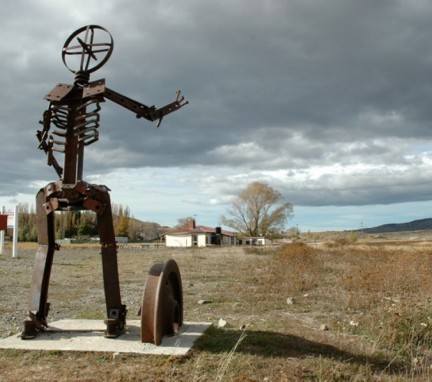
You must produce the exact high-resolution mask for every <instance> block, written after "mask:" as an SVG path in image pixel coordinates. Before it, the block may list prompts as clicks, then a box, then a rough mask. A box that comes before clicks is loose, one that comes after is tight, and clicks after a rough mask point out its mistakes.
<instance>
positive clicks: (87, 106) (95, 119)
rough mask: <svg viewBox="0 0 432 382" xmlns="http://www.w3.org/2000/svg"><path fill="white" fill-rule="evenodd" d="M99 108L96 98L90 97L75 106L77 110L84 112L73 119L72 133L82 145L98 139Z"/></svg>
mask: <svg viewBox="0 0 432 382" xmlns="http://www.w3.org/2000/svg"><path fill="white" fill-rule="evenodd" d="M100 109H101V108H100V106H99V101H98V100H97V99H90V100H88V101H87V102H85V103H83V104H82V105H81V106H80V107H78V108H77V111H78V112H80V111H82V110H84V111H85V112H84V113H83V114H80V115H79V117H77V118H76V119H75V124H74V135H75V136H76V137H78V141H79V142H82V143H83V144H84V146H88V145H90V144H92V143H93V142H96V141H97V140H98V139H99V131H98V128H99V120H100V117H99V110H100Z"/></svg>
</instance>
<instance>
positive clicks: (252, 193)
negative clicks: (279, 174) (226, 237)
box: [220, 182, 293, 237]
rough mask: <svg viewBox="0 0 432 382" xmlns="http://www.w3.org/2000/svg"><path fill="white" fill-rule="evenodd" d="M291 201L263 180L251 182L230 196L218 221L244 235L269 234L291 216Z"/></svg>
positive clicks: (280, 227)
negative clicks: (233, 196)
mask: <svg viewBox="0 0 432 382" xmlns="http://www.w3.org/2000/svg"><path fill="white" fill-rule="evenodd" d="M292 212H293V207H292V205H291V203H286V202H284V201H283V198H282V195H281V193H280V192H279V191H277V190H275V189H273V188H271V187H270V186H268V185H267V184H266V183H261V182H252V183H251V184H249V186H248V187H247V188H246V189H245V190H243V191H242V192H240V193H239V194H238V195H237V196H236V197H235V198H234V200H233V202H232V205H231V207H229V208H228V209H227V211H226V214H225V215H223V216H221V218H220V222H221V224H223V225H225V226H227V227H230V228H232V229H234V230H236V231H238V232H240V233H241V234H243V235H247V236H264V237H267V236H271V235H272V234H275V233H277V232H280V231H281V230H282V229H283V228H284V225H285V222H286V221H287V219H289V218H290V217H291V216H292Z"/></svg>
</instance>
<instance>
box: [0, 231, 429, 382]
mask: <svg viewBox="0 0 432 382" xmlns="http://www.w3.org/2000/svg"><path fill="white" fill-rule="evenodd" d="M379 240H380V241H379V242H377V241H376V240H374V241H371V242H367V241H366V240H361V241H355V242H354V241H352V240H338V239H336V240H332V241H331V243H329V244H326V243H319V244H317V243H316V242H314V243H312V244H311V245H307V244H304V243H301V242H297V243H292V244H288V245H285V246H283V247H280V248H277V249H275V248H271V249H269V248H266V249H265V250H264V249H262V248H248V249H247V250H245V249H244V248H206V249H200V248H194V249H175V250H174V249H168V248H165V249H164V248H159V249H141V250H139V249H138V250H137V249H134V248H120V253H119V268H120V277H121V290H122V295H123V299H124V301H125V303H126V304H127V305H128V309H129V316H128V317H129V318H134V319H135V318H136V317H135V316H134V312H135V311H138V307H139V303H140V301H141V298H142V291H143V287H144V282H145V278H146V274H147V272H148V269H149V268H150V266H151V265H152V264H153V263H154V262H156V261H165V260H167V259H168V258H174V259H175V260H176V261H177V262H178V263H179V266H180V270H181V274H182V279H183V289H184V300H185V319H186V320H191V321H211V322H213V323H214V325H213V326H212V327H211V328H210V329H209V330H208V331H207V332H206V333H205V335H204V336H203V337H201V338H200V339H199V340H198V341H197V343H196V345H195V346H194V348H193V350H192V351H191V352H190V353H189V354H188V355H186V356H185V357H168V358H167V357H158V356H136V355H121V357H116V358H113V357H112V355H111V354H109V353H69V352H25V351H1V352H0V365H2V371H3V373H2V374H3V375H2V377H1V378H3V379H2V380H5V381H32V380H42V379H47V380H58V381H81V380H85V381H101V380H102V381H103V380H109V381H160V382H161V381H429V380H431V378H432V375H431V374H432V352H431V349H432V279H431V277H430V276H431V271H432V250H431V249H430V247H429V246H428V245H427V242H425V241H424V240H423V241H421V242H420V241H419V242H416V241H406V240H400V241H398V240H395V237H394V236H393V237H392V238H391V241H387V242H386V241H383V239H381V238H380V239H379ZM33 257H34V248H26V249H22V251H21V253H20V258H19V259H15V260H12V259H10V258H9V257H4V256H3V257H2V258H1V259H0V260H1V261H0V280H1V283H2V288H0V293H1V295H0V298H1V300H2V301H3V304H2V308H1V310H2V314H3V315H4V317H6V318H9V317H10V318H11V320H12V317H13V316H19V315H20V312H22V316H21V317H18V318H17V319H16V320H15V319H14V320H15V321H10V322H9V321H7V320H6V321H4V322H3V328H2V335H3V336H5V335H6V334H7V333H8V332H9V331H10V330H12V329H13V328H15V329H16V328H17V326H16V322H18V323H19V322H21V319H23V318H24V315H25V311H26V306H25V305H26V299H27V293H28V286H29V278H30V276H31V273H29V272H31V268H32V265H33ZM101 283H102V280H101V274H100V255H99V249H98V248H97V247H85V248H84V247H76V246H68V247H62V249H61V250H60V251H59V252H58V254H56V257H55V262H54V266H53V274H52V284H51V289H50V301H51V303H52V312H50V317H49V318H50V319H58V318H80V317H90V318H93V317H94V318H99V317H100V318H101V319H103V314H104V302H103V301H104V300H103V295H102V289H101V288H102V286H101V285H102V284H101ZM10 286H13V287H14V292H15V294H16V296H17V299H15V300H14V299H12V298H11V297H8V295H7V290H8V288H10ZM288 297H290V298H292V299H293V301H294V303H293V304H287V298H288ZM201 299H204V300H207V301H208V303H206V304H202V305H201V304H198V301H199V300H201ZM220 318H224V319H225V320H226V321H227V322H228V326H227V327H225V328H218V327H217V322H218V320H219V319H220ZM14 325H15V326H14ZM323 325H326V328H328V330H325V331H324V330H321V328H323ZM1 378H0V379H1Z"/></svg>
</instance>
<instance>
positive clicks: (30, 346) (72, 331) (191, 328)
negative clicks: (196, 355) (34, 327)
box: [0, 320, 211, 355]
mask: <svg viewBox="0 0 432 382" xmlns="http://www.w3.org/2000/svg"><path fill="white" fill-rule="evenodd" d="M210 325H211V323H209V322H185V323H184V324H183V326H182V327H181V328H180V331H179V333H178V334H176V335H175V336H172V337H167V336H166V337H164V338H163V341H162V344H161V345H159V346H156V345H153V344H147V343H142V342H141V339H140V331H141V321H140V320H130V321H127V327H126V332H125V333H124V334H122V335H121V336H119V337H117V338H105V337H104V330H105V329H106V326H105V324H104V323H103V321H102V320H60V321H55V322H52V323H50V325H49V330H47V331H46V332H43V333H40V334H39V335H38V336H37V337H36V338H34V339H31V340H22V339H21V336H20V334H17V335H14V336H11V337H8V338H5V339H3V340H0V349H26V350H62V351H69V350H70V351H96V352H99V351H100V352H113V353H139V354H162V355H184V354H186V353H187V352H188V351H189V349H190V348H191V347H192V345H193V343H194V342H195V340H196V339H197V338H198V337H200V336H201V335H202V334H203V333H204V332H205V331H206V330H207V329H208V327H209V326H210Z"/></svg>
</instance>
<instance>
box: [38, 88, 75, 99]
mask: <svg viewBox="0 0 432 382" xmlns="http://www.w3.org/2000/svg"><path fill="white" fill-rule="evenodd" d="M73 88H74V87H73V85H68V84H58V85H57V86H56V87H55V88H54V89H53V90H51V91H50V92H49V93H48V94H47V95H46V96H45V97H44V99H46V100H48V101H61V100H62V99H63V98H64V97H66V96H67V95H68V94H69V93H70V92H71V91H72V90H73Z"/></svg>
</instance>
